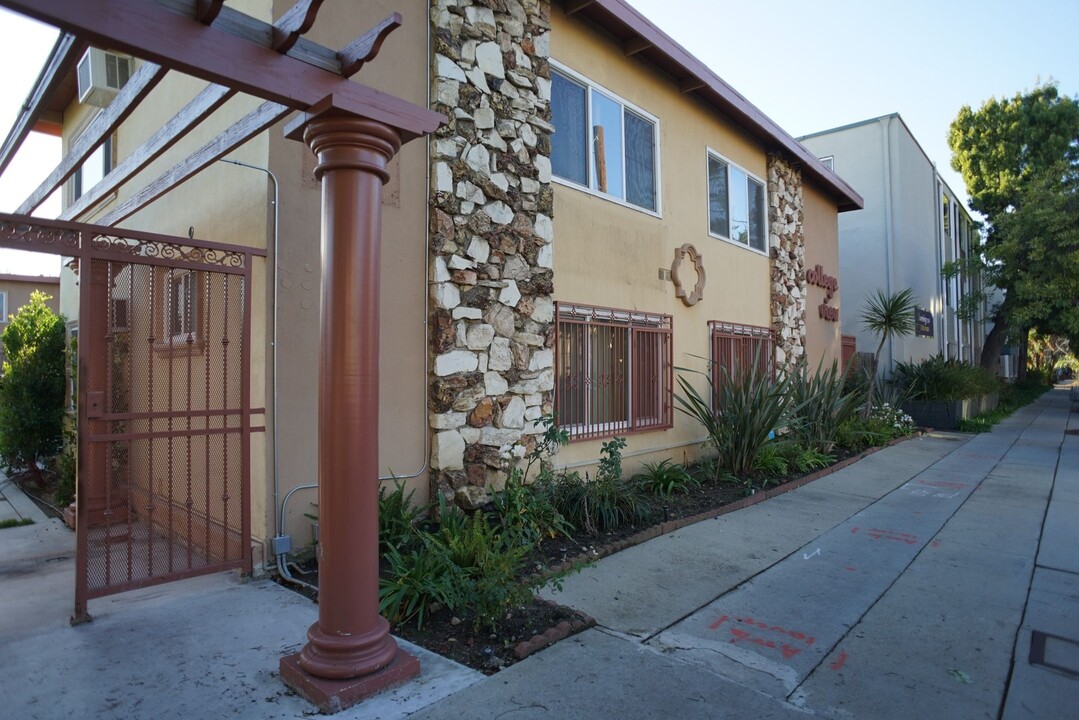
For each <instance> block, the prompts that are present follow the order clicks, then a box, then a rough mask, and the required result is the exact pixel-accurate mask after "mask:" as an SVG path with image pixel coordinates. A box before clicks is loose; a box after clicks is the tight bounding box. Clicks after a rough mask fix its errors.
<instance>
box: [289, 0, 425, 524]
mask: <svg viewBox="0 0 1079 720" xmlns="http://www.w3.org/2000/svg"><path fill="white" fill-rule="evenodd" d="M291 5H292V2H290V1H285V0H279V1H278V2H275V3H274V11H275V12H274V15H275V17H276V16H277V15H279V14H280V13H283V12H284V11H285V10H287V9H288V7H290V6H291ZM395 11H396V12H400V13H401V15H402V18H403V24H402V26H401V27H400V28H398V29H397V30H396V31H394V33H393V34H392V35H390V37H389V38H388V39H387V41H386V42H385V44H384V45H383V46H382V50H381V51H380V53H379V55H378V57H377V58H376V59H375V61H373V62H372V63H371V64H370V65H368V66H367V67H365V68H364V69H363V70H362V71H361V72H360V73H359V74H358V75H357V76H356V77H355V79H356V80H358V81H360V82H363V83H365V84H368V85H370V86H372V87H375V88H377V89H379V90H383V91H385V92H392V93H393V94H395V95H397V96H399V97H403V98H405V99H407V100H409V101H411V102H413V103H416V104H418V105H423V106H426V105H427V70H426V57H427V4H426V3H425V2H423V1H422V0H407V1H405V2H402V1H401V0H392V1H390V0H379V1H377V2H365V3H326V4H325V5H324V6H323V8H322V9H321V11H320V12H319V16H318V21H317V22H316V23H315V27H314V28H313V29H312V30H311V32H309V33H307V35H306V36H305V37H307V38H309V39H311V40H313V41H314V42H318V43H320V44H323V45H326V46H327V47H331V48H341V47H344V46H345V45H347V44H348V43H349V42H351V41H352V40H353V39H355V38H356V37H357V36H359V35H360V34H361V33H363V32H364V31H366V30H367V29H368V28H369V27H371V26H372V25H374V24H375V23H377V22H378V21H380V20H382V19H383V18H385V17H386V16H387V15H389V14H391V13H392V12H395ZM268 143H269V160H270V166H271V167H272V168H273V170H274V172H275V173H277V175H278V178H279V179H280V181H281V197H282V205H281V240H280V253H279V263H278V267H279V282H278V291H279V323H280V330H279V333H280V341H279V346H278V367H279V370H278V378H279V380H278V385H279V396H278V408H279V412H278V414H279V416H280V424H279V426H278V438H279V445H280V454H279V458H278V462H279V472H280V478H281V482H280V484H281V494H282V497H283V496H284V494H285V493H287V492H289V490H291V489H292V488H294V487H296V486H299V485H304V484H310V483H314V482H316V480H317V477H316V473H317V460H318V456H317V440H318V433H317V424H318V417H317V400H318V386H317V379H318V378H317V370H318V343H319V282H320V277H321V256H320V244H319V232H320V212H321V205H320V202H321V195H320V192H321V190H320V188H321V185H320V184H319V183H318V182H317V181H315V179H314V176H313V170H314V157H313V155H312V154H311V151H310V150H309V149H308V148H307V147H305V146H304V145H303V144H302V143H300V142H296V141H292V140H286V139H285V138H284V137H283V136H282V133H281V131H280V129H279V128H275V129H273V130H271V131H270V133H269V139H268ZM425 166H426V141H425V140H422V139H421V140H415V141H413V142H410V143H408V144H406V145H405V146H404V147H403V148H402V150H401V152H400V154H399V155H398V157H397V158H396V159H395V160H394V161H393V162H392V163H391V168H390V170H391V173H392V174H393V177H392V178H391V180H390V181H389V183H388V184H387V185H386V186H385V187H384V188H383V204H382V212H383V215H382V240H383V242H382V320H381V332H382V340H381V342H382V354H381V363H380V373H381V382H380V387H381V396H380V401H381V413H380V418H379V420H380V432H379V438H380V442H379V446H380V457H379V467H380V468H381V472H382V474H383V475H384V476H388V475H391V474H396V475H399V476H400V475H412V474H415V473H417V472H419V475H418V476H417V477H415V478H410V479H408V481H407V484H408V487H409V488H410V489H414V490H415V491H416V495H415V499H416V500H417V501H426V499H427V497H428V482H427V473H426V458H427V452H426V442H427V440H426V438H427V407H426V398H427V394H426V387H427V383H426V377H425V358H426V355H427V343H426V339H425V331H426V310H425V302H426V295H427V286H426V263H427V248H426V237H427V236H426V207H427V202H426V187H427V186H426V181H425V177H426V172H425ZM420 471H422V472H420ZM385 484H386V485H388V486H391V487H392V483H390V482H389V481H386V482H385ZM315 501H316V493H315V491H314V490H304V491H299V492H297V493H296V495H294V496H293V498H292V499H291V500H290V501H289V505H288V516H289V518H288V520H287V527H288V529H289V532H291V533H292V535H293V541H294V545H302V544H304V543H306V542H309V541H310V539H311V535H310V529H309V525H310V520H308V519H306V518H304V517H303V513H314V512H315V510H314V508H313V506H312V505H311V503H313V502H315Z"/></svg>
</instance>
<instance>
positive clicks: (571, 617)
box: [278, 561, 586, 675]
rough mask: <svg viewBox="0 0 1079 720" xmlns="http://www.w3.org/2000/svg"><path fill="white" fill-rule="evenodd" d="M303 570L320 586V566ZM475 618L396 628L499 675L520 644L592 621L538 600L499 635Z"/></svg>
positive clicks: (436, 615) (431, 617)
mask: <svg viewBox="0 0 1079 720" xmlns="http://www.w3.org/2000/svg"><path fill="white" fill-rule="evenodd" d="M300 569H301V570H303V571H304V572H306V573H307V574H306V575H299V574H297V575H296V577H299V578H301V579H302V580H303V581H304V582H307V583H310V584H312V585H315V586H317V585H318V567H317V565H316V564H315V563H314V561H306V562H304V563H302V564H301V566H300ZM278 582H280V583H281V584H282V585H284V586H285V587H287V588H289V589H290V590H295V591H296V592H298V593H300V594H301V595H305V596H307V597H309V598H311V599H312V600H314V601H315V602H318V598H317V593H313V592H311V591H309V590H307V589H306V588H302V587H300V586H298V585H292V584H288V583H285V582H283V581H281V579H280V578H278ZM473 619H474V617H473V615H472V613H470V612H457V613H454V612H450V611H449V610H447V609H446V608H442V609H439V610H437V611H435V612H431V613H428V614H427V615H426V616H425V617H424V622H423V628H422V629H417V628H416V624H415V623H413V622H410V623H407V624H405V625H399V626H395V627H392V628H390V632H392V633H393V634H394V636H395V637H399V638H402V639H404V640H408V641H409V642H411V643H414V644H416V645H419V646H420V647H422V648H425V649H427V650H430V651H431V652H433V653H437V654H439V655H441V656H442V657H445V658H449V659H450V660H454V661H456V662H459V663H461V664H462V665H467V666H468V667H470V668H473V669H475V670H479V671H480V672H482V673H485V674H487V675H493V674H494V673H496V672H498V671H499V670H501V669H502V668H505V667H508V666H510V665H512V664H514V663H515V662H518V659H517V657H516V656H515V655H514V654H513V651H514V649H515V648H516V646H517V644H518V643H521V642H524V641H526V640H531V639H532V637H533V636H535V635H541V634H543V633H544V632H546V631H547V630H550V629H551V628H553V627H555V626H556V625H558V624H559V623H560V622H562V621H564V620H565V621H569V622H570V623H571V624H574V625H577V624H579V623H582V622H583V621H585V620H586V616H584V615H582V614H581V613H579V612H576V611H575V610H572V609H570V608H567V607H563V606H561V605H556V604H554V603H549V602H544V601H543V600H540V599H538V598H537V599H534V600H533V601H532V602H531V603H530V604H528V605H524V606H521V607H516V608H513V609H511V610H509V611H507V612H506V615H505V616H504V617H503V618H501V619H500V620H499V621H498V623H497V624H496V625H495V627H494V629H493V630H492V629H491V628H488V627H486V626H480V627H479V628H477V627H476V625H475V623H474V622H473Z"/></svg>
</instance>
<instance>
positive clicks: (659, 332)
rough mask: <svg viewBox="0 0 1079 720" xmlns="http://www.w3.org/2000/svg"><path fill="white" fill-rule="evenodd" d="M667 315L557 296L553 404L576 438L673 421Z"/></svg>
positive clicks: (662, 425)
mask: <svg viewBox="0 0 1079 720" xmlns="http://www.w3.org/2000/svg"><path fill="white" fill-rule="evenodd" d="M671 324H672V321H671V316H670V315H660V314H656V313H645V312H638V311H634V310H617V309H613V308H599V307H590V306H584V305H572V304H569V303H558V328H557V335H556V341H555V342H556V348H555V353H556V357H557V363H556V372H557V379H556V386H555V412H556V413H557V415H558V424H559V425H560V426H561V427H562V428H564V429H565V430H567V431H568V432H569V434H570V438H571V439H573V440H585V439H595V438H601V437H610V436H613V435H625V434H629V433H633V432H643V431H646V430H662V429H666V428H670V427H673V425H674V408H673V404H672V394H671V386H672V382H673V377H672V374H673V373H672V356H673V355H672V345H673V337H672V330H671Z"/></svg>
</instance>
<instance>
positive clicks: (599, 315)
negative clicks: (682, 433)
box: [554, 301, 674, 442]
mask: <svg viewBox="0 0 1079 720" xmlns="http://www.w3.org/2000/svg"><path fill="white" fill-rule="evenodd" d="M564 318H565V319H566V320H568V321H569V322H571V323H573V324H574V325H578V326H581V327H583V328H585V331H587V329H588V328H591V327H607V328H610V327H624V328H625V330H626V342H625V347H626V356H625V357H626V366H627V367H628V368H629V373H628V377H626V378H625V379H624V380H623V381H622V384H623V389H622V397H624V398H625V406H626V410H625V419H623V420H618V421H610V420H608V421H597V422H590V421H589V419H588V418H586V419H585V420H584V421H583V422H580V423H575V424H573V425H560V427H561V428H562V429H564V430H566V431H567V432H568V433H569V439H570V442H578V441H586V440H599V439H604V438H610V437H614V436H625V435H633V434H637V433H645V432H657V431H664V430H669V429H671V428H673V427H674V391H673V387H674V319H673V317H672V316H671V315H667V314H664V313H652V312H643V311H637V310H625V309H620V308H607V307H600V306H595V305H585V304H581V303H573V302H561V301H558V302H556V303H555V398H554V407H555V414H556V417H558V418H559V419H560V422H561V418H562V417H564V416H565V415H566V414H567V413H564V412H562V410H563V409H564V405H563V403H564V402H565V400H566V399H565V398H564V397H562V394H561V393H559V392H558V387H559V385H560V384H561V383H562V382H563V374H564V373H567V372H568V371H567V370H566V366H565V361H564V358H563V352H562V347H563V342H564V333H565V332H566V331H565V330H563V319H564ZM594 322H596V324H595V325H594V324H593V323H594ZM616 323H617V324H616ZM622 323H624V324H622ZM637 333H646V334H647V335H653V336H656V339H655V340H653V342H654V343H655V345H654V352H655V353H656V357H655V365H656V370H657V375H656V384H655V386H654V387H651V388H646V389H647V390H648V393H649V395H653V394H654V398H653V399H652V400H650V401H649V403H651V402H654V403H655V410H656V412H655V413H654V414H650V415H649V416H648V417H647V418H644V417H639V416H638V408H639V405H638V403H637V401H636V399H635V397H634V390H636V389H638V387H637V378H636V372H637V371H636V367H637V360H636V358H635V356H634V353H635V352H636V348H637V347H638V343H637V342H636V341H635V339H634V337H635V334H637ZM585 336H586V337H590V336H589V335H588V334H587V332H585ZM648 351H649V353H651V352H652V350H651V349H649V350H648ZM584 355H585V357H586V358H587V359H586V361H585V362H586V363H589V364H591V357H592V355H591V351H590V350H589V349H587V348H586V349H585V350H584ZM586 388H587V389H586ZM578 392H579V393H580V394H581V396H582V397H583V401H578V402H582V407H583V411H582V412H583V413H585V414H587V413H588V412H589V408H590V407H591V406H592V405H593V404H594V398H595V397H596V395H595V386H594V385H593V384H592V380H591V378H590V377H588V378H586V379H584V380H583V382H582V387H581V389H580V390H579V391H578ZM642 404H644V403H642ZM642 412H645V411H642Z"/></svg>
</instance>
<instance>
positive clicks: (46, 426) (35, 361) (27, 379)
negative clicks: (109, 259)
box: [0, 291, 66, 487]
mask: <svg viewBox="0 0 1079 720" xmlns="http://www.w3.org/2000/svg"><path fill="white" fill-rule="evenodd" d="M48 299H49V296H48V295H46V294H45V293H42V292H38V291H34V292H33V293H31V295H30V302H29V303H28V304H26V305H24V306H22V307H21V308H19V311H18V312H17V313H15V314H14V315H12V316H11V319H10V323H9V324H8V326H7V328H6V329H5V330H4V334H3V337H2V341H3V343H4V353H5V359H4V367H3V370H4V373H3V377H0V462H2V463H3V465H4V466H6V467H7V468H9V469H17V470H26V471H28V472H29V473H30V474H31V475H32V476H33V477H34V480H35V482H36V483H37V485H38V487H44V485H45V481H44V477H43V476H42V473H41V470H40V468H39V467H38V465H37V463H38V461H39V460H43V459H45V458H47V457H49V456H51V455H53V454H55V453H56V452H57V451H58V450H59V449H60V446H61V444H62V443H63V437H64V384H65V378H64V367H65V362H66V361H65V359H64V350H65V342H64V320H63V318H62V317H60V316H58V315H57V314H56V313H54V312H53V311H52V310H51V309H49V307H48V305H46V304H45V302H46V301H47V300H48Z"/></svg>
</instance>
